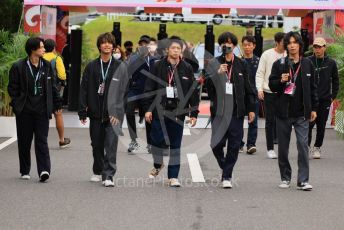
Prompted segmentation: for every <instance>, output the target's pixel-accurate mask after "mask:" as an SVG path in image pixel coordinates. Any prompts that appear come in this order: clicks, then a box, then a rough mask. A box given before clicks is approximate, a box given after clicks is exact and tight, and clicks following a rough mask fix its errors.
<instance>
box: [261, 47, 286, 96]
mask: <svg viewBox="0 0 344 230" xmlns="http://www.w3.org/2000/svg"><path fill="white" fill-rule="evenodd" d="M284 56H285V53H282V54H280V53H277V52H276V51H275V48H271V49H268V50H266V51H265V52H264V53H263V54H262V56H261V57H260V61H259V65H258V69H257V73H256V87H257V90H258V92H259V91H264V92H267V93H272V91H271V90H270V88H269V77H270V74H271V69H272V65H273V64H274V62H275V61H277V60H278V59H280V58H282V57H284Z"/></svg>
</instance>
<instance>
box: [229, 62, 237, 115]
mask: <svg viewBox="0 0 344 230" xmlns="http://www.w3.org/2000/svg"><path fill="white" fill-rule="evenodd" d="M226 64H227V65H228V66H227V73H226V74H227V81H228V74H229V72H230V69H231V66H232V62H231V61H230V62H228V61H226ZM233 69H234V67H233V68H232V76H231V80H230V83H232V84H233V113H232V115H233V116H236V115H237V107H238V106H237V104H236V96H235V87H234V79H233Z"/></svg>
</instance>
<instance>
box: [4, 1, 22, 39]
mask: <svg viewBox="0 0 344 230" xmlns="http://www.w3.org/2000/svg"><path fill="white" fill-rule="evenodd" d="M22 9H23V0H1V6H0V15H1V18H2V19H1V20H0V29H4V30H7V31H10V32H12V33H13V32H17V31H18V26H19V23H20V18H21V14H22Z"/></svg>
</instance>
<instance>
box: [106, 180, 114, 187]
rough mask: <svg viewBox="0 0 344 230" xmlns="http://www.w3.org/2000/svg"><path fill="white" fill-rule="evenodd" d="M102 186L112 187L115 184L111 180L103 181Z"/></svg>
mask: <svg viewBox="0 0 344 230" xmlns="http://www.w3.org/2000/svg"><path fill="white" fill-rule="evenodd" d="M103 184H104V186H105V187H114V186H115V183H114V182H113V181H112V180H105V181H104V182H103Z"/></svg>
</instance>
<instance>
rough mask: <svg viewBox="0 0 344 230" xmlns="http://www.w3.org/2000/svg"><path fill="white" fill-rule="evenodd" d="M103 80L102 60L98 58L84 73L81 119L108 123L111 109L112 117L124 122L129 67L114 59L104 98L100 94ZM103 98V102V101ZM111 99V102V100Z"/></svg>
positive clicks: (80, 107)
mask: <svg viewBox="0 0 344 230" xmlns="http://www.w3.org/2000/svg"><path fill="white" fill-rule="evenodd" d="M101 78H102V74H101V65H100V58H97V59H95V60H93V61H91V62H90V63H89V64H88V65H87V66H86V68H85V71H84V73H83V77H82V81H81V86H80V96H79V113H78V114H79V118H80V119H81V120H84V119H86V117H89V118H90V119H101V120H102V121H106V120H108V119H109V108H110V109H111V112H110V115H111V116H115V117H117V118H118V119H120V120H121V121H122V119H123V116H124V101H125V96H126V92H127V89H128V70H127V65H126V64H125V63H124V62H120V61H118V60H116V59H115V58H112V62H111V66H110V67H109V72H108V76H107V78H106V83H105V90H104V95H103V96H99V94H98V88H99V85H100V82H101V81H100V79H101ZM109 88H110V90H109ZM110 91H111V93H110ZM101 97H102V98H103V100H101ZM110 97H111V101H110V100H109V98H110ZM101 101H102V102H103V103H102V104H101Z"/></svg>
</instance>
